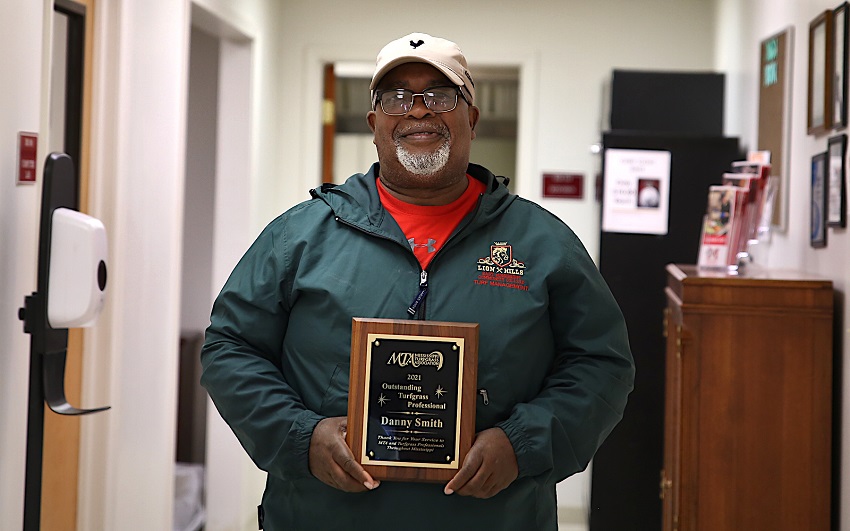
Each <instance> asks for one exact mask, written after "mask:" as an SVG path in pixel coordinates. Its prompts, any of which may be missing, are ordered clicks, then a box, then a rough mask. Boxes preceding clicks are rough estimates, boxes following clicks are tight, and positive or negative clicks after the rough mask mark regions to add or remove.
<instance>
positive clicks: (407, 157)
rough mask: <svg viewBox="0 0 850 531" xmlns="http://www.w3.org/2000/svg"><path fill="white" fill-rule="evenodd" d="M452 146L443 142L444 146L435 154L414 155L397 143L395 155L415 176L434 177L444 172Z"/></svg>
mask: <svg viewBox="0 0 850 531" xmlns="http://www.w3.org/2000/svg"><path fill="white" fill-rule="evenodd" d="M450 152H451V145H450V143H449V142H443V145H441V146H440V148H439V149H437V150H436V151H434V152H433V153H423V154H421V155H414V154H413V153H411V152H409V151H407V150H406V149H405V148H404V147H402V145H401V144H400V143H399V142H396V145H395V153H396V157H398V161H399V162H400V163H401V165H402V166H404V169H405V170H407V171H408V172H410V173H411V174H413V175H420V176H423V177H427V176H429V175H434V174H435V173H437V172H439V171H440V170H442V169H443V168H444V167H445V165H446V163H447V162H448V161H449V154H450Z"/></svg>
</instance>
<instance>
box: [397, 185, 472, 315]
mask: <svg viewBox="0 0 850 531" xmlns="http://www.w3.org/2000/svg"><path fill="white" fill-rule="evenodd" d="M483 197H484V194H478V201H476V203H475V209H474V210H473V211H472V215H471V216H469V218H468V219H467V220H466V223H464V225H463V226H462V227H460V228H458V230H456V231H455V232H454V233H453V234H452V235H451V237H450V238H449V239H448V240H446V243H445V244H444V245H443V246H442V247H441V248H440V250H439V251H437V255H435V256H434V258H433V259H431V263H430V264H428V269H430V268H431V266H432V265H434V262H435V261H436V260H437V256H439V254H440V253H441V252H442V251H443V249H445V248H446V247H448V245H449V242H451V241H452V240H453V239H454V237H455V236H456V235H458V234H460V233H461V232H463V230H464V229H465V228H466V227H467V226H468V225H469V224H470V223H472V220H473V219H475V216H476V215H478V209H479V208H481V200H482V198H483ZM412 251H413V250H412V249H411V252H412ZM417 261H418V259H417ZM428 269H423V270H421V271H420V273H419V292H418V293H417V294H416V297H414V298H413V302H411V303H410V306H408V307H407V313H408V314H409V315H410V317H411V318H413V317H414V316H416V314H417V311H418V310H420V309H421V310H422V311H421V312H419V315H418V317H417V318H418V319H420V320H423V319H425V304H424V303H425V297H426V296H428ZM420 307H421V308H420Z"/></svg>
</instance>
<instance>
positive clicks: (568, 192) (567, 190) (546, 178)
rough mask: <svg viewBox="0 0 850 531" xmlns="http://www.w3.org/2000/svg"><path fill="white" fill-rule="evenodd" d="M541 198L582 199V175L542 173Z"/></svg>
mask: <svg viewBox="0 0 850 531" xmlns="http://www.w3.org/2000/svg"><path fill="white" fill-rule="evenodd" d="M543 197H560V198H568V199H581V198H583V197H584V175H583V174H581V173H544V174H543Z"/></svg>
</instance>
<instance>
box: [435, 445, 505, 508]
mask: <svg viewBox="0 0 850 531" xmlns="http://www.w3.org/2000/svg"><path fill="white" fill-rule="evenodd" d="M518 474H519V469H518V468H517V464H516V454H514V448H513V446H511V441H510V440H508V436H507V435H505V432H504V431H502V429H501V428H490V429H488V430H484V431H482V432H481V433H479V434H478V435H476V436H475V441H474V442H473V443H472V448H470V449H469V453H468V454H466V459H464V461H463V466H461V467H460V470H458V472H457V474H455V477H453V478H452V480H451V481H449V482H448V484H447V485H446V488H445V489H444V491H443V492H445V493H446V494H452V493H453V492H457V493H458V494H460V495H461V496H473V497H475V498H491V497H493V496H495V495H496V494H498V493H499V492H501V491H502V489H504V488H505V487H507V486H508V485H510V484H511V482H513V480H515V479H516V478H517V475H518Z"/></svg>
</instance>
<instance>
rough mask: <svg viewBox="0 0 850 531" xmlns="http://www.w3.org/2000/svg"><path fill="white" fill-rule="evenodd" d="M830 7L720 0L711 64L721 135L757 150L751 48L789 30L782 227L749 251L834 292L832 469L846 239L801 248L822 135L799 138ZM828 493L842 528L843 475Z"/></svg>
mask: <svg viewBox="0 0 850 531" xmlns="http://www.w3.org/2000/svg"><path fill="white" fill-rule="evenodd" d="M837 5H838V2H831V1H825V0H805V1H800V0H750V1H742V0H738V1H735V0H722V1H720V2H718V28H720V29H721V31H718V37H717V48H718V53H717V63H718V66H719V67H720V68H722V69H724V70H726V71H728V72H730V73H732V75H731V76H730V83H731V85H730V87H731V88H733V90H730V91H729V96H730V98H731V101H730V105H729V109H730V111H731V112H729V113H727V131H728V132H729V133H730V134H737V135H740V136H741V138H742V140H743V142H744V143H745V145H747V146H749V147H750V148H753V147H755V146H757V144H756V143H757V138H756V136H757V134H756V133H757V123H758V111H757V110H758V86H759V71H758V64H759V55H758V53H759V43H760V42H761V40H763V39H765V38H767V37H769V36H771V35H774V34H776V33H778V32H780V31H782V30H784V29H785V28H787V27H793V31H794V44H793V46H792V50H793V67H792V71H793V77H792V90H791V92H792V99H791V111H790V119H791V135H790V151H789V154H790V165H789V188H788V191H789V194H788V196H789V198H790V201H789V205H788V218H787V230H786V231H781V232H776V233H775V234H773V237H772V241H771V243H769V244H765V245H762V246H761V247H762V248H761V249H758V250H757V254H756V259H757V260H758V261H760V262H761V263H762V264H763V265H765V266H768V267H772V268H792V269H801V270H804V271H808V272H812V273H816V274H819V275H821V276H823V277H825V278H828V279H831V280H832V281H833V283H834V286H835V288H836V290H838V291H839V293H840V295H839V297H838V298H837V306H836V308H835V312H836V314H837V315H838V316H839V317H840V319H839V320H838V321H837V324H836V328H837V329H836V335H835V337H837V338H838V340H839V343H838V348H839V349H840V360H841V363H840V364H839V365H837V366H836V370H841V371H843V372H842V373H841V374H837V375H836V377H837V378H839V381H841V382H844V385H843V387H842V389H841V396H836V397H834V400H835V401H834V405H835V407H837V408H839V411H842V412H843V414H842V418H841V419H840V425H839V426H836V427H835V428H836V429H839V428H840V429H841V437H840V440H841V443H840V455H835V456H834V459H836V460H837V461H836V466H837V464H838V463H845V465H844V468H845V469H846V463H847V462H848V461H850V392H848V382H850V335H848V334H850V325H848V320H847V316H848V313H850V306H848V301H847V297H846V290H847V288H848V286H850V267H848V264H850V238H848V235H847V229H828V230H829V234H828V238H827V240H828V241H827V244H828V245H827V247H826V248H825V249H813V248H811V247H810V246H809V222H810V215H811V214H810V212H811V210H810V206H809V205H810V203H809V198H810V196H811V184H810V182H811V180H810V179H811V173H810V164H811V157H812V156H813V155H815V154H816V153H820V152H822V151H826V144H827V139H828V138H829V136H830V135H828V134H827V135H822V136H817V137H815V136H810V135H807V134H806V109H807V86H808V85H807V75H808V46H809V44H808V28H809V22H810V21H811V20H812V19H814V18H815V17H816V16H817V15H818V14H820V13H822V12H823V11H824V10H826V9H833V8H835V7H837ZM845 82H846V78H845ZM842 132H843V133H845V134H846V133H847V131H842ZM833 134H837V132H834V133H833ZM805 354H806V353H804V352H801V353H800V355H803V356H804V355H805ZM834 488H838V489H839V492H840V493H841V499H840V502H839V505H840V513H841V516H840V522H841V525H840V529H841V530H845V531H846V530H850V475H848V474H841V485H840V486H838V485H836V486H834Z"/></svg>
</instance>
